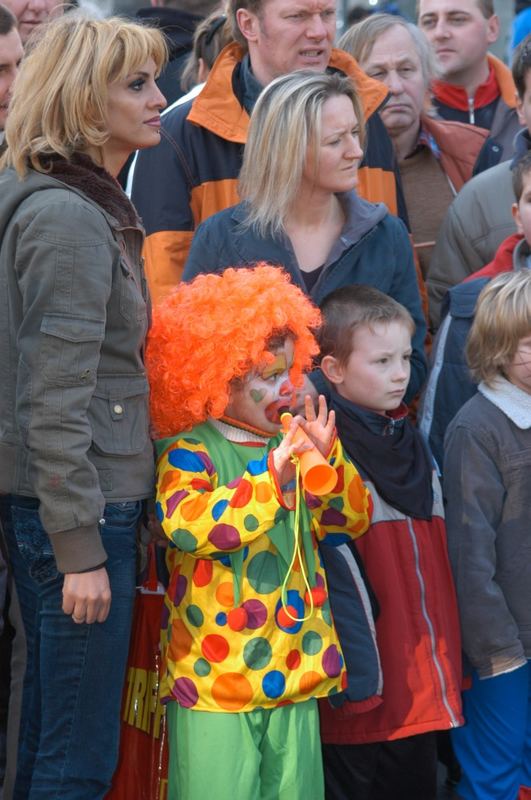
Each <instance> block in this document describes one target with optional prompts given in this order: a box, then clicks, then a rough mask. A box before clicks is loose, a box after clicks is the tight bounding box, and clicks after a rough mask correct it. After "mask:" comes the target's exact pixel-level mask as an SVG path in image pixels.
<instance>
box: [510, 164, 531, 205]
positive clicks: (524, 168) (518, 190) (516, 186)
mask: <svg viewBox="0 0 531 800" xmlns="http://www.w3.org/2000/svg"><path fill="white" fill-rule="evenodd" d="M529 172H531V152H529V153H526V154H525V156H524V157H523V158H521V159H520V161H518V162H517V163H516V165H515V166H514V168H513V175H512V181H513V192H514V196H515V197H516V202H517V203H519V202H520V200H521V198H522V194H523V191H524V178H525V176H526V175H527V174H528V173H529Z"/></svg>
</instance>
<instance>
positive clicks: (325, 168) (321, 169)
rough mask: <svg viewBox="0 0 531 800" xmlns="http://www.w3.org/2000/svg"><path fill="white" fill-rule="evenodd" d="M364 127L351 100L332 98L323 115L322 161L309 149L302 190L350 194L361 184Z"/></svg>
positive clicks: (327, 103)
mask: <svg viewBox="0 0 531 800" xmlns="http://www.w3.org/2000/svg"><path fill="white" fill-rule="evenodd" d="M359 134H360V127H359V124H358V120H357V118H356V114H355V113H354V108H353V106H352V102H351V101H350V98H348V97H347V96H346V95H344V94H341V95H335V96H334V97H329V98H328V100H326V101H325V102H324V103H323V109H322V112H321V139H320V142H319V143H318V148H317V149H318V154H319V155H318V160H317V164H316V163H315V161H316V160H315V147H314V145H313V143H311V144H310V145H309V147H308V154H307V156H306V163H305V165H304V171H303V177H302V187H301V188H302V189H304V188H306V189H308V190H309V191H310V192H318V191H321V192H326V193H331V194H333V193H334V194H335V193H336V192H348V191H351V190H352V189H354V188H355V186H356V185H357V183H358V166H359V163H360V161H361V159H362V157H363V150H362V149H361V145H360V138H359Z"/></svg>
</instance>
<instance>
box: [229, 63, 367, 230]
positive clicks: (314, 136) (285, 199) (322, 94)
mask: <svg viewBox="0 0 531 800" xmlns="http://www.w3.org/2000/svg"><path fill="white" fill-rule="evenodd" d="M338 95H339V96H340V95H345V96H346V97H348V98H349V100H350V101H351V103H352V105H353V108H354V113H355V115H356V118H357V120H358V124H359V128H360V143H361V144H363V141H364V118H363V109H362V105H361V101H360V99H359V97H358V94H357V92H356V89H355V87H354V84H353V83H352V81H351V80H350V78H347V77H345V76H344V75H339V74H338V73H332V74H327V73H318V72H313V71H310V70H300V71H297V72H293V73H291V74H290V75H283V76H282V77H280V78H277V79H276V80H274V81H273V82H272V83H270V84H269V86H267V88H266V89H264V91H263V92H262V94H261V95H260V97H259V98H258V100H257V102H256V105H255V107H254V110H253V113H252V114H251V122H250V125H249V131H248V135H247V144H246V145H245V152H244V157H243V165H242V169H241V172H240V181H239V192H240V197H241V198H242V200H245V201H246V202H247V224H249V225H253V226H254V227H255V228H256V230H257V231H258V233H259V234H260V235H262V236H266V235H275V234H278V233H279V232H280V231H281V230H282V229H283V223H284V220H285V218H286V215H287V213H288V212H289V210H290V209H291V207H292V205H293V202H294V200H295V197H296V196H297V192H298V191H299V188H300V185H301V181H302V175H303V171H304V165H305V162H306V159H307V157H308V148H309V147H313V148H314V163H315V165H316V167H317V165H318V160H319V145H320V141H321V114H322V110H323V105H324V104H325V103H326V101H327V100H329V99H330V98H331V97H337V96H338Z"/></svg>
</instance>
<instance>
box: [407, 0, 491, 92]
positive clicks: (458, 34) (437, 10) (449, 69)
mask: <svg viewBox="0 0 531 800" xmlns="http://www.w3.org/2000/svg"><path fill="white" fill-rule="evenodd" d="M419 27H420V28H421V29H422V30H423V31H424V33H425V34H426V36H427V37H428V39H429V40H430V42H431V43H432V45H433V47H434V50H435V54H436V56H437V61H438V62H439V65H440V67H441V69H442V72H443V75H444V77H445V79H446V80H448V81H450V82H455V83H459V82H461V81H462V82H466V80H467V77H468V75H470V74H471V73H474V72H475V71H477V70H478V69H479V68H481V66H482V65H483V64H484V63H485V58H486V55H487V50H488V48H489V46H490V45H491V44H493V42H495V41H496V39H497V38H498V34H499V20H498V17H497V16H496V15H495V14H493V15H492V16H491V17H489V19H486V18H485V17H484V16H483V14H482V12H481V9H480V7H479V5H478V3H477V0H420V2H419Z"/></svg>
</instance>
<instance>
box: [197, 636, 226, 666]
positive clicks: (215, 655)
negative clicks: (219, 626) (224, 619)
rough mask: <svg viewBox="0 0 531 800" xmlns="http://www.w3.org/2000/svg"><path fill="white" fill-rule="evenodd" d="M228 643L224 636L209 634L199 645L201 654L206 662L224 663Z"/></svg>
mask: <svg viewBox="0 0 531 800" xmlns="http://www.w3.org/2000/svg"><path fill="white" fill-rule="evenodd" d="M229 649H230V648H229V643H228V642H227V640H226V639H225V637H224V636H219V635H218V634H217V633H211V634H209V635H208V636H205V638H204V639H203V643H202V645H201V652H202V653H203V656H204V658H206V660H207V661H211V662H214V663H218V662H220V661H224V660H225V659H226V658H227V656H228V654H229Z"/></svg>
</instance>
